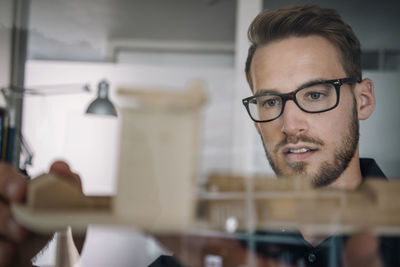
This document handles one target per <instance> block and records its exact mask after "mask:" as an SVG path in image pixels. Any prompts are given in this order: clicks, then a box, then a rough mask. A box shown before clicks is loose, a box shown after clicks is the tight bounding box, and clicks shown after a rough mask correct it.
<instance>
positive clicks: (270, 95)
mask: <svg viewBox="0 0 400 267" xmlns="http://www.w3.org/2000/svg"><path fill="white" fill-rule="evenodd" d="M248 36H249V40H250V42H251V46H250V48H249V54H248V58H247V62H246V69H245V70H246V77H247V80H248V83H249V85H250V87H251V90H252V93H253V96H251V97H248V98H246V99H244V100H243V103H244V105H245V106H246V109H247V111H248V113H249V115H250V117H251V119H252V120H253V121H254V122H255V127H256V128H257V131H258V133H259V134H260V136H261V139H262V142H263V145H264V149H265V152H266V155H267V158H268V160H269V162H270V164H271V166H272V168H273V170H274V171H275V172H276V174H277V175H278V176H293V175H302V176H305V177H308V178H309V179H310V180H311V182H312V183H313V184H314V185H315V186H317V187H320V186H327V187H331V188H335V189H345V190H352V189H356V188H357V187H358V186H359V185H360V184H361V183H362V181H363V180H364V179H365V178H366V177H367V176H378V177H383V176H384V175H383V173H382V171H381V170H380V169H379V167H378V166H377V165H376V163H375V162H374V161H373V160H371V159H360V158H359V152H358V141H359V120H364V119H367V118H368V117H369V116H370V115H371V114H372V112H373V110H374V107H375V97H374V87H373V83H372V81H371V80H370V79H362V75H361V49H360V43H359V41H358V39H357V37H356V36H355V34H354V33H353V31H352V29H351V27H350V26H349V25H347V24H345V23H344V22H343V21H342V19H341V17H340V16H339V14H338V13H337V12H336V11H335V10H332V9H323V8H320V7H318V6H301V7H290V8H283V9H280V10H276V11H264V12H262V13H261V14H259V15H258V16H257V17H256V18H255V19H254V21H253V22H252V24H251V25H250V27H249V31H248ZM300 230H301V229H300ZM297 237H298V239H302V238H304V242H303V245H297V246H286V248H285V247H284V246H281V247H279V249H276V248H275V250H277V251H275V252H274V253H272V252H268V246H266V248H265V251H262V250H263V249H262V248H260V251H259V252H260V254H262V253H266V254H269V256H271V254H274V255H275V256H276V257H283V255H286V258H289V259H288V260H287V261H289V262H290V263H293V262H300V263H301V264H305V265H313V266H315V265H318V266H328V264H329V259H327V254H328V253H329V249H332V246H335V247H337V248H338V249H336V251H340V250H342V246H343V244H344V243H345V241H346V238H345V237H332V238H328V239H327V237H315V236H305V235H304V234H299V235H297ZM389 245H391V246H394V243H393V242H387V240H385V242H384V244H382V246H386V248H382V250H383V249H386V251H383V252H384V253H386V254H389V253H388V250H387V247H388V246H389ZM260 247H262V246H260ZM326 247H328V249H326ZM290 252H291V254H292V256H287V255H288V253H290ZM293 254H295V255H294V256H293ZM307 255H308V257H307ZM331 257H332V255H331ZM337 257H340V255H337ZM384 259H385V260H386V262H385V266H397V264H399V262H398V259H394V258H391V259H389V256H387V257H384ZM330 260H332V259H330ZM395 260H396V263H395V262H394V261H395ZM340 261H341V259H340V258H339V259H336V260H334V262H335V265H334V266H336V264H339V262H340ZM331 262H332V261H331ZM370 263H371V262H370Z"/></svg>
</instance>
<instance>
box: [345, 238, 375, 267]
mask: <svg viewBox="0 0 400 267" xmlns="http://www.w3.org/2000/svg"><path fill="white" fill-rule="evenodd" d="M344 266H346V267H380V266H383V265H382V261H381V258H380V255H379V239H378V237H376V236H374V235H372V234H369V233H360V234H357V235H354V236H352V237H351V238H350V239H349V240H348V242H347V244H346V247H345V251H344Z"/></svg>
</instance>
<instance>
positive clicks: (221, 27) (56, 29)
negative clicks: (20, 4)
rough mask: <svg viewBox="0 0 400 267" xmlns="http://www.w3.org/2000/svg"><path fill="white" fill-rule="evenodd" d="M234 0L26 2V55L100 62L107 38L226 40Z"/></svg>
mask: <svg viewBox="0 0 400 267" xmlns="http://www.w3.org/2000/svg"><path fill="white" fill-rule="evenodd" d="M235 12H236V1H235V0H68V1H66V0H31V10H30V17H29V24H30V26H29V28H30V31H29V41H28V42H29V43H28V58H29V59H51V60H84V61H103V60H104V59H105V56H106V50H107V43H108V40H114V39H139V40H141V39H144V40H153V41H157V40H175V41H176V40H185V41H231V42H233V40H234V32H235Z"/></svg>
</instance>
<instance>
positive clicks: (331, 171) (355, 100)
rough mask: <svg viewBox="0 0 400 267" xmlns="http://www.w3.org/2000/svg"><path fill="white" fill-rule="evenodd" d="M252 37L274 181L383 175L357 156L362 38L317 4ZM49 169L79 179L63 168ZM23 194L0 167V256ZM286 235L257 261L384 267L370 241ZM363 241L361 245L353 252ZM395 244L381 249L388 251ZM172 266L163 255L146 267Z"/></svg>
mask: <svg viewBox="0 0 400 267" xmlns="http://www.w3.org/2000/svg"><path fill="white" fill-rule="evenodd" d="M249 38H250V41H251V42H252V44H251V47H250V49H249V55H248V59H247V63H246V75H247V79H248V82H249V85H250V87H251V90H252V92H253V96H251V97H249V98H246V99H244V100H243V103H244V104H245V106H246V108H247V110H248V112H249V115H250V117H251V118H252V119H253V120H254V121H255V126H256V128H257V130H258V132H259V134H260V136H261V138H262V140H263V144H264V148H265V152H266V154H267V158H268V160H269V162H270V163H271V166H272V167H273V169H274V171H275V172H276V173H277V175H278V176H285V175H304V176H307V177H309V179H310V180H311V181H312V182H313V183H314V184H315V185H316V186H329V187H332V188H337V189H355V188H357V187H358V186H359V185H360V184H361V183H362V181H363V179H364V178H365V177H366V176H383V173H382V172H381V171H380V170H379V168H378V167H377V165H376V164H375V162H374V161H371V160H366V161H365V160H360V159H359V155H358V136H359V133H358V120H363V119H367V118H368V117H369V116H370V115H371V113H372V112H373V110H374V106H375V98H374V87H373V84H372V81H371V80H369V79H362V76H361V59H360V58H361V52H360V45H359V41H358V40H357V38H356V36H355V35H354V33H353V32H352V30H351V28H350V27H349V26H348V25H346V24H344V23H343V21H342V20H341V18H340V16H339V15H338V14H337V12H336V11H334V10H331V9H322V8H319V7H317V6H305V7H294V8H285V9H280V10H276V11H265V12H262V13H261V14H260V15H258V16H257V17H256V18H255V20H254V21H253V23H252V24H251V25H250V28H249ZM51 171H52V172H55V173H58V174H61V175H62V176H63V177H65V178H66V179H71V180H72V181H76V180H77V177H76V175H74V174H73V173H72V172H71V171H70V170H69V168H68V166H64V165H62V164H61V163H57V164H56V165H53V166H52V169H51ZM25 187H26V182H25V181H24V178H22V177H21V176H20V175H19V174H17V173H16V172H15V171H14V170H12V169H11V168H10V167H8V166H6V165H0V194H1V195H2V196H3V199H4V200H5V202H4V203H3V204H2V207H1V208H0V210H1V211H2V212H1V213H0V216H1V217H0V221H1V222H3V223H1V224H0V225H1V227H0V233H1V234H2V236H3V239H2V240H1V242H0V253H2V255H6V254H7V255H9V253H10V250H11V249H12V246H11V244H13V243H14V242H18V241H21V240H22V239H23V237H24V230H23V229H22V228H20V227H19V226H18V225H17V224H16V223H15V222H14V221H13V220H12V218H11V216H10V212H9V208H8V205H7V203H8V202H9V201H22V200H23V198H24V196H25ZM300 230H301V229H300ZM259 234H260V235H261V234H268V233H259ZM290 235H291V236H292V237H295V238H296V239H297V240H300V241H299V242H300V245H298V244H295V245H290V244H289V245H281V244H279V243H277V244H268V243H267V244H263V243H261V244H259V245H257V249H256V252H257V255H258V257H259V258H260V259H261V260H260V262H263V261H262V259H263V258H265V259H268V258H273V259H274V260H276V262H284V263H285V264H290V265H300V266H305V265H306V266H329V265H328V264H330V263H329V262H331V261H330V258H332V257H333V258H334V261H333V262H334V263H333V264H336V265H340V264H341V262H344V263H345V264H348V266H379V265H380V264H381V263H382V262H381V260H380V258H379V257H378V240H377V239H375V238H373V237H371V236H368V235H363V236H358V237H356V238H352V239H350V240H349V241H348V242H346V245H343V244H344V243H345V241H346V240H347V239H346V238H345V237H331V238H328V239H325V238H326V237H322V238H321V237H314V236H311V237H309V236H303V235H301V232H300V233H294V234H290ZM303 238H304V239H303ZM360 244H361V245H363V248H362V249H361V250H360V249H359V250H355V249H354V248H360ZM382 244H384V243H383V242H382ZM393 244H395V243H389V245H388V248H389V249H385V250H382V251H383V252H384V253H387V252H391V251H390V250H392V249H393V246H394V245H393ZM342 245H343V246H342ZM385 245H386V243H385ZM332 246H333V247H335V248H336V247H337V248H338V249H336V251H342V249H344V247H346V251H347V253H345V254H344V256H343V261H342V255H341V253H337V255H333V256H332V255H330V256H329V255H328V254H329V251H330V248H331V247H332ZM233 247H234V246H233ZM327 247H328V248H327ZM241 248H242V247H241V246H239V247H235V249H237V250H238V251H239V250H240V249H241ZM358 251H361V252H358ZM231 253H232V254H233V253H234V252H233V249H232V252H231ZM384 258H385V257H384ZM386 258H387V260H386V261H385V264H386V266H400V264H398V261H396V260H397V259H394V258H390V257H386ZM1 259H4V260H6V257H0V260H1ZM274 262H275V261H274ZM265 263H266V264H268V261H266V262H265ZM269 263H271V262H269ZM175 264H176V263H174V260H172V259H171V258H165V257H164V258H161V259H159V260H158V261H156V262H155V263H154V264H153V265H152V266H177V265H175ZM396 264H398V265H396ZM0 265H2V264H1V263H0ZM336 265H332V264H331V265H330V266H336Z"/></svg>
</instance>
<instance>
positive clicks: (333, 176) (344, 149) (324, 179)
mask: <svg viewBox="0 0 400 267" xmlns="http://www.w3.org/2000/svg"><path fill="white" fill-rule="evenodd" d="M359 128H360V125H359V122H358V113H357V103H356V100H355V99H354V103H353V112H352V118H351V120H350V123H349V127H348V129H349V130H348V131H347V133H345V135H344V136H343V139H342V142H341V144H340V146H339V147H338V148H337V149H336V151H335V154H334V159H333V162H331V163H330V162H328V161H325V162H323V163H322V164H321V166H320V167H319V169H318V171H317V173H316V174H315V175H314V176H313V177H310V178H311V181H312V183H313V185H314V186H316V187H322V186H327V185H330V184H332V183H333V182H334V181H336V180H337V179H338V178H339V177H340V175H342V173H343V172H344V171H345V170H346V169H347V167H348V166H349V164H350V162H351V160H352V159H353V157H354V155H355V152H356V150H357V145H358V141H359V139H360V134H359V133H360V131H359ZM261 141H262V142H263V145H264V150H265V153H266V155H267V159H268V161H269V163H270V165H271V167H272V169H273V170H274V172H275V173H276V175H277V176H284V175H288V174H285V173H284V170H282V169H281V168H279V167H278V166H277V163H276V162H274V159H273V157H272V155H271V154H270V152H269V151H268V149H267V147H266V145H265V142H264V140H263V138H262V136H261ZM299 141H305V142H310V143H316V144H320V145H323V142H322V140H319V139H314V138H310V137H307V136H300V137H298V138H293V137H292V138H291V137H288V138H286V139H285V140H284V141H283V142H282V143H281V144H280V145H283V144H288V143H297V142H299ZM276 150H277V149H275V153H277V151H276ZM289 167H290V168H291V169H292V170H293V171H294V173H295V174H296V175H305V174H306V167H307V163H305V162H295V163H292V164H289Z"/></svg>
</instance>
